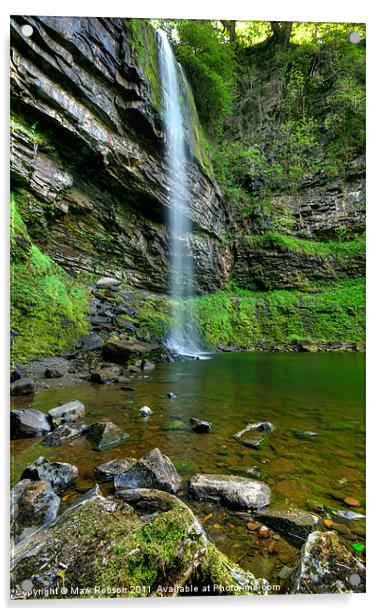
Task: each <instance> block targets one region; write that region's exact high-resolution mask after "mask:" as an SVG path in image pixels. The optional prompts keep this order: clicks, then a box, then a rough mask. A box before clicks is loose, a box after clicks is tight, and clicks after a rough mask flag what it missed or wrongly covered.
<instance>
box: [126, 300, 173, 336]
mask: <svg viewBox="0 0 382 616" xmlns="http://www.w3.org/2000/svg"><path fill="white" fill-rule="evenodd" d="M133 305H134V308H135V310H136V313H135V315H134V317H131V320H132V321H133V322H134V323H136V324H137V325H139V327H140V328H141V329H146V330H147V331H148V332H150V333H151V334H154V335H156V336H158V337H159V338H160V339H161V340H164V339H165V338H166V335H167V332H168V330H169V327H170V323H171V316H170V315H171V300H169V299H168V298H167V297H166V296H164V295H149V294H141V293H139V292H137V293H134V294H133Z"/></svg>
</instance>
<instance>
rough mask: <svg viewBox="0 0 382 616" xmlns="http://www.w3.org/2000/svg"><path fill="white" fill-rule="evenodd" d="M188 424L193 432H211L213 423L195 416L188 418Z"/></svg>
mask: <svg viewBox="0 0 382 616" xmlns="http://www.w3.org/2000/svg"><path fill="white" fill-rule="evenodd" d="M190 424H191V427H192V429H193V431H194V432H211V430H212V428H213V424H212V423H210V422H209V421H205V420H204V419H198V418H197V417H191V418H190Z"/></svg>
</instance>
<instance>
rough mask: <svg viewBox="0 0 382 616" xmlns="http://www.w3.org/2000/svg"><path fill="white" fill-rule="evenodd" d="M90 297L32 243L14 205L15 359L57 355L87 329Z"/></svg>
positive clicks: (12, 209) (13, 304)
mask: <svg viewBox="0 0 382 616" xmlns="http://www.w3.org/2000/svg"><path fill="white" fill-rule="evenodd" d="M87 311H88V295H87V292H86V290H85V289H84V287H82V286H81V285H80V284H79V283H77V282H76V281H75V280H73V279H72V278H71V277H70V276H69V275H68V274H67V273H66V272H65V271H64V270H63V269H62V268H61V267H60V266H58V265H57V264H56V263H54V261H52V259H51V258H50V257H49V256H47V255H45V254H44V253H43V252H42V251H41V250H40V249H39V248H38V247H37V246H36V245H35V244H33V243H32V242H31V240H30V238H29V235H28V232H27V229H26V227H25V224H24V223H23V220H22V217H21V215H20V213H19V211H18V209H17V207H16V204H15V199H14V196H13V197H12V199H11V327H12V328H14V329H15V330H17V331H18V332H19V333H18V335H17V337H16V338H15V341H14V343H13V345H12V353H11V356H12V359H19V360H26V359H29V358H31V357H35V356H38V355H43V354H55V353H59V352H62V351H64V350H67V349H68V348H70V347H71V346H72V342H73V340H74V339H75V338H77V337H79V336H81V335H83V334H84V333H85V332H86V330H87V327H88V324H87V321H86V314H87Z"/></svg>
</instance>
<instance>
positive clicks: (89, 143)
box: [11, 17, 230, 292]
mask: <svg viewBox="0 0 382 616" xmlns="http://www.w3.org/2000/svg"><path fill="white" fill-rule="evenodd" d="M25 23H28V24H30V25H31V26H32V27H33V35H32V36H31V37H30V38H25V37H24V36H23V35H22V33H21V29H20V28H21V25H22V24H25ZM11 34H12V48H11V89H12V101H11V109H12V114H13V120H12V123H11V177H12V189H13V190H14V192H15V199H16V203H17V206H18V208H19V210H20V211H21V213H22V215H23V218H24V220H25V222H26V223H27V226H28V231H29V233H30V235H31V237H32V239H33V241H35V242H36V243H37V244H38V245H39V246H40V247H41V248H42V249H43V250H44V252H46V253H47V254H48V255H50V256H51V257H52V258H53V259H54V260H55V261H56V262H57V263H59V264H60V265H62V266H63V267H64V268H65V269H66V270H67V271H69V272H70V271H73V272H85V273H86V272H91V273H93V274H94V272H95V273H97V272H100V273H101V272H102V273H106V274H110V275H115V276H118V277H121V278H122V279H124V280H125V281H126V282H128V283H131V284H132V285H134V286H135V287H138V288H145V289H149V290H154V291H159V292H166V290H167V276H166V275H164V272H166V271H167V269H168V262H169V254H168V232H167V227H166V218H167V212H168V209H169V207H170V206H169V201H168V193H169V187H168V179H167V178H168V173H167V169H166V163H165V157H164V155H163V154H164V146H165V137H164V133H163V127H162V123H161V117H160V108H159V107H160V90H159V85H158V66H157V57H156V53H157V51H156V44H155V39H154V33H153V32H152V31H150V30H149V29H146V30H143V31H142V33H141V36H144V40H143V47H144V49H143V50H142V49H139V46H138V45H137V43H136V41H134V32H132V30H131V28H130V26H129V22H128V21H124V20H121V19H98V18H66V17H64V18H62V17H61V18H55V17H33V18H32V17H27V18H25V17H22V18H21V17H15V18H13V19H12V20H11ZM141 45H142V41H141ZM142 54H145V57H144V58H143V57H142ZM188 178H189V185H190V192H191V199H190V201H191V209H190V219H191V220H192V223H193V227H194V230H195V234H194V237H193V239H192V242H193V244H194V246H193V248H194V255H195V261H196V275H197V283H198V287H199V289H200V290H201V291H211V290H214V289H216V288H217V287H219V286H221V285H222V284H223V283H224V282H225V281H226V280H227V279H228V274H229V263H230V260H229V254H228V251H227V249H226V248H224V246H223V243H222V239H223V234H224V231H225V228H226V224H227V221H226V218H227V217H226V212H225V208H224V205H223V203H222V197H221V194H220V191H219V189H218V187H217V185H216V184H215V182H214V180H213V179H212V178H211V177H210V174H209V173H208V171H206V170H205V167H204V165H203V163H202V160H198V159H197V157H196V155H193V154H192V153H191V151H190V155H189V160H188Z"/></svg>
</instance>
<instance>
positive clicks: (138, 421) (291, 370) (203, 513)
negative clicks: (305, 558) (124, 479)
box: [11, 353, 365, 592]
mask: <svg viewBox="0 0 382 616" xmlns="http://www.w3.org/2000/svg"><path fill="white" fill-rule="evenodd" d="M209 359H210V360H209V361H183V362H173V363H164V364H158V365H157V366H156V367H155V369H154V370H152V371H151V372H149V373H146V374H148V375H149V379H148V380H143V379H139V378H138V377H137V376H134V377H133V378H132V382H131V385H132V386H133V387H134V388H135V390H134V391H122V390H121V385H118V383H116V384H113V385H93V384H90V383H87V382H84V383H81V384H78V385H77V386H76V387H71V388H67V389H46V390H41V391H39V392H38V393H37V394H36V395H35V396H34V398H33V399H31V398H25V399H21V398H19V399H13V400H12V403H13V405H14V406H15V407H18V408H21V407H23V406H24V407H25V406H26V405H29V406H31V407H32V408H36V409H40V410H42V411H48V410H49V409H50V408H52V407H54V406H57V405H58V404H62V403H64V402H67V401H69V400H73V399H79V400H81V402H83V403H84V404H85V408H86V416H85V421H86V422H87V423H91V422H94V421H107V420H109V421H113V422H114V423H116V424H117V425H119V426H120V427H122V428H123V429H124V430H126V431H127V432H128V433H129V435H130V438H129V439H128V440H127V441H124V442H123V443H122V444H120V445H118V446H115V447H112V448H111V449H109V450H108V451H103V452H99V451H96V450H94V449H93V448H92V446H91V445H90V443H89V441H88V440H86V438H84V437H81V438H79V439H76V440H73V441H71V442H69V443H67V444H65V445H62V446H60V447H46V446H44V445H43V444H42V443H41V439H40V438H36V439H20V440H15V441H12V443H11V453H12V466H13V468H12V480H13V482H16V481H17V480H18V479H19V477H20V473H21V471H22V470H23V468H25V466H26V465H27V464H28V463H30V462H32V461H33V460H35V459H36V458H37V457H38V456H40V455H44V456H46V457H47V458H51V459H53V460H58V461H61V462H70V463H72V464H75V465H76V466H77V467H78V469H79V476H78V479H77V481H76V483H75V484H74V486H73V487H72V488H70V489H69V490H67V491H66V492H64V493H63V494H62V495H61V498H62V506H63V507H65V506H67V505H68V504H69V503H71V502H73V501H74V500H76V499H77V498H78V495H79V494H81V493H83V492H84V491H86V490H88V489H89V488H91V487H93V486H94V484H95V483H96V482H98V483H100V485H101V489H102V490H103V492H104V493H105V494H107V493H108V492H110V491H112V485H111V484H110V483H104V484H102V480H101V481H100V477H99V476H98V475H97V473H96V471H95V467H96V466H99V465H100V464H102V463H103V462H107V461H108V460H111V459H114V458H126V457H136V458H138V457H140V456H142V455H144V454H145V453H146V452H147V451H149V450H150V449H152V448H153V447H159V449H160V450H161V451H162V452H163V453H165V454H166V455H168V456H169V457H170V458H171V459H172V461H173V462H174V463H175V465H176V466H177V468H178V470H179V473H180V474H181V476H182V478H183V479H184V480H187V479H188V478H189V477H190V476H191V475H193V474H194V473H196V472H202V473H220V474H228V473H234V474H244V473H245V469H247V468H251V467H252V468H253V467H256V470H257V471H258V472H259V474H260V479H261V480H262V481H265V482H266V483H268V484H269V485H270V487H271V489H272V501H271V505H272V506H276V507H284V508H285V507H288V506H293V507H297V508H300V509H304V510H306V509H308V510H309V503H310V502H318V503H324V504H325V505H326V506H328V507H329V508H333V509H346V506H344V504H343V502H342V499H343V498H345V497H348V496H352V497H355V498H357V499H359V500H360V501H361V503H362V507H361V508H359V509H358V510H357V511H360V512H362V513H364V512H365V509H364V497H365V410H364V407H365V356H364V355H363V354H358V353H351V354H350V353H349V354H336V353H327V354H325V353H322V354H309V353H219V354H212V355H210V356H209ZM170 391H171V392H174V393H175V394H176V399H174V400H170V399H169V398H168V397H167V393H168V392H170ZM145 404H147V405H148V406H150V407H151V408H152V409H153V411H154V414H153V415H152V416H151V417H150V418H149V419H148V420H145V419H142V418H141V417H140V416H139V415H138V412H137V410H138V409H139V408H140V407H141V406H143V405H145ZM191 416H196V417H199V418H201V419H206V420H208V421H211V422H212V423H213V424H214V428H213V430H212V431H211V432H210V433H207V434H196V433H195V432H193V431H192V430H191V428H190V424H189V418H190V417H191ZM260 420H265V421H271V422H272V423H273V424H274V426H275V428H276V430H275V431H274V432H273V433H272V435H271V436H270V438H269V441H268V443H267V444H266V445H264V447H262V448H261V449H259V450H254V449H249V448H247V447H244V446H243V445H241V444H240V443H238V442H237V441H236V440H235V439H234V438H233V435H234V434H235V433H236V432H237V431H238V430H241V429H242V428H243V427H244V426H245V425H246V424H247V423H250V422H253V421H260ZM305 431H307V432H313V433H316V434H317V436H316V437H314V438H311V439H307V440H305V439H302V438H300V436H299V435H301V434H302V433H304V432H305ZM181 498H184V499H185V500H186V501H187V503H188V504H189V505H190V506H191V507H192V508H193V510H194V511H195V512H196V513H197V515H198V516H199V517H200V520H201V521H202V523H203V525H204V526H205V528H206V530H207V532H208V533H209V535H210V536H211V538H212V539H213V540H214V541H215V543H216V545H217V546H218V547H219V548H220V549H221V550H222V551H223V552H225V553H226V554H228V555H229V556H230V558H232V559H233V560H234V561H236V562H238V563H239V564H240V565H241V566H242V567H244V568H246V569H248V570H250V571H252V572H253V573H255V575H258V576H264V577H266V578H267V579H268V580H269V581H271V582H272V581H273V582H277V583H281V592H285V590H287V581H285V580H281V581H280V578H279V577H278V573H279V572H280V571H281V570H282V567H285V566H287V567H291V566H293V565H294V564H295V563H296V562H297V558H298V551H299V550H298V549H297V548H296V547H295V546H293V545H291V544H289V543H288V542H287V541H285V540H284V539H283V538H282V537H280V538H279V539H278V540H276V541H272V540H268V539H262V538H259V537H258V536H257V534H256V533H250V532H249V531H248V528H247V521H246V520H245V519H243V518H241V517H239V516H237V515H235V514H234V513H233V512H231V511H229V510H227V509H225V508H224V507H220V506H216V505H212V504H211V503H196V502H195V501H192V500H190V499H188V496H187V488H186V484H185V489H184V490H182V493H181ZM341 524H342V526H343V527H345V531H346V530H347V532H349V531H351V532H352V533H356V536H357V537H358V541H361V542H362V541H364V539H363V536H364V528H365V524H364V520H361V521H356V522H341ZM345 531H344V532H345ZM269 548H271V549H269ZM350 549H351V548H350Z"/></svg>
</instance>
